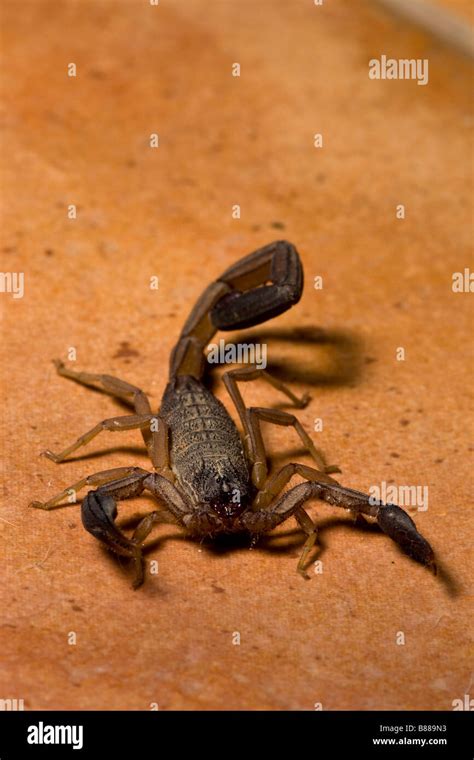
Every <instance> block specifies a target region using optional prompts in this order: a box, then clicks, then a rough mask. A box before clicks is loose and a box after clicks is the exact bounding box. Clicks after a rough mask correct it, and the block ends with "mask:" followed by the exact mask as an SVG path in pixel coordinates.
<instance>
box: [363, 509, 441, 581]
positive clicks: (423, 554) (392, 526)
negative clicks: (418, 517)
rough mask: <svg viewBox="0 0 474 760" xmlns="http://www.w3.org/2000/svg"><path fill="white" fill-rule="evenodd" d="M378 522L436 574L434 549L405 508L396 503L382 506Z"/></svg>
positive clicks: (397, 541) (409, 553)
mask: <svg viewBox="0 0 474 760" xmlns="http://www.w3.org/2000/svg"><path fill="white" fill-rule="evenodd" d="M377 522H378V524H379V526H380V527H381V528H382V530H383V532H384V533H386V534H387V536H390V538H391V539H393V541H395V542H396V543H397V544H398V545H399V546H400V547H401V548H402V549H403V551H404V552H405V553H406V554H408V555H409V556H410V557H412V558H413V559H415V560H416V561H417V562H420V563H421V564H422V565H426V566H427V567H429V568H430V569H432V570H433V572H434V573H435V575H436V564H435V559H434V552H433V549H432V548H431V546H430V545H429V543H428V541H427V540H426V539H425V538H423V536H422V535H421V533H419V532H418V530H417V528H416V525H415V523H414V522H413V520H412V519H411V517H410V516H409V515H408V514H407V513H406V512H405V511H404V510H403V509H400V507H397V506H396V505H395V504H386V505H384V506H381V507H380V509H379V512H378V514H377Z"/></svg>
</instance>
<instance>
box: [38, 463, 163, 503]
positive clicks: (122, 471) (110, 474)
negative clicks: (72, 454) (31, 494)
mask: <svg viewBox="0 0 474 760" xmlns="http://www.w3.org/2000/svg"><path fill="white" fill-rule="evenodd" d="M139 473H142V474H143V473H144V474H148V473H147V471H146V470H142V469H141V467H114V468H113V469H112V470H102V471H101V472H96V473H94V474H93V475H88V476H87V477H85V478H81V480H78V481H77V483H73V484H72V485H71V486H69V488H65V489H64V491H61V493H58V494H56V496H53V497H52V498H51V499H48V501H44V502H43V501H32V502H31V503H30V505H29V506H30V507H35V508H36V509H53V508H54V507H57V505H58V504H59V503H60V502H61V501H62V500H63V499H66V498H68V497H69V498H70V497H71V496H74V502H69V503H68V504H63V505H62V506H63V507H69V506H71V504H76V494H77V492H78V491H80V490H81V489H82V488H84V486H102V485H105V484H106V483H110V482H111V481H112V480H118V479H122V478H126V477H128V476H129V475H134V474H137V475H138V474H139Z"/></svg>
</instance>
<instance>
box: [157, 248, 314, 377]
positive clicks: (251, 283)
mask: <svg viewBox="0 0 474 760" xmlns="http://www.w3.org/2000/svg"><path fill="white" fill-rule="evenodd" d="M302 292H303V268H302V265H301V261H300V257H299V254H298V251H297V250H296V248H295V247H294V245H292V244H291V243H288V242H287V241H286V240H277V241H276V242H274V243H270V244H269V245H266V246H264V247H263V248H259V249H258V250H257V251H254V252H253V253H250V254H249V255H248V256H245V257H244V258H243V259H240V261H238V262H237V263H236V264H233V265H232V266H231V267H229V269H226V270H225V272H224V273H223V274H222V275H221V276H220V277H219V278H218V279H217V280H215V281H214V282H213V283H211V285H209V286H208V287H207V288H206V290H205V291H204V293H203V294H202V295H201V297H200V298H199V299H198V301H197V303H196V305H195V306H194V308H193V310H192V311H191V314H190V315H189V317H188V319H187V320H186V322H185V325H184V327H183V329H182V331H181V335H180V337H179V340H178V343H177V344H176V346H175V348H174V350H173V352H172V354H171V361H170V379H172V378H174V377H176V376H177V375H191V376H192V377H195V378H197V379H200V378H201V377H202V375H203V371H204V353H203V352H204V349H205V347H206V346H207V344H208V343H209V341H210V340H211V338H212V337H213V335H215V333H216V332H217V331H218V330H224V331H225V330H239V329H241V328H245V327H253V326H254V325H258V324H261V323H262V322H266V321H267V320H268V319H272V318H273V317H277V316H278V315H279V314H283V312H285V311H287V309H289V308H290V307H291V306H293V305H294V304H296V303H298V301H299V300H300V298H301V294H302Z"/></svg>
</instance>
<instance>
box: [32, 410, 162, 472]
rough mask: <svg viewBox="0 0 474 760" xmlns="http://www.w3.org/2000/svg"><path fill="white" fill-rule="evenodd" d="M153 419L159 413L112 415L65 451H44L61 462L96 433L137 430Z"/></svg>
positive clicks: (57, 461) (147, 424) (45, 454)
mask: <svg viewBox="0 0 474 760" xmlns="http://www.w3.org/2000/svg"><path fill="white" fill-rule="evenodd" d="M153 419H157V415H154V414H131V415H127V416H122V417H110V418H109V419H107V420H102V422H99V423H98V424H97V425H95V427H93V428H92V429H91V430H88V431H87V433H84V435H81V436H79V438H78V439H77V441H75V442H74V443H72V444H71V445H70V446H68V447H67V448H66V449H64V451H61V452H59V454H54V452H52V451H50V450H49V449H47V450H46V451H44V452H43V454H44V456H45V457H47V458H48V459H51V460H52V461H53V462H56V463H59V462H62V461H63V460H64V459H66V457H68V456H69V454H72V452H73V451H76V449H78V448H79V447H80V446H84V445H85V444H86V443H89V441H91V440H92V439H93V438H95V436H96V435H98V434H99V433H101V432H102V430H108V431H110V432H116V431H120V430H136V429H137V428H146V427H148V428H149V427H150V422H151V421H152V420H153Z"/></svg>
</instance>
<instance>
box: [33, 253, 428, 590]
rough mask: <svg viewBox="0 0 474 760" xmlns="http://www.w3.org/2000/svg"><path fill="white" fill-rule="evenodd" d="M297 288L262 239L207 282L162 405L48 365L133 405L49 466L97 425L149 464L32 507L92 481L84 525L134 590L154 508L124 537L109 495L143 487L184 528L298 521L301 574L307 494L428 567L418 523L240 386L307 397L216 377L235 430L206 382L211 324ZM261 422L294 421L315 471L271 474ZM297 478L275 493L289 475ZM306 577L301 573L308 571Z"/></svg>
mask: <svg viewBox="0 0 474 760" xmlns="http://www.w3.org/2000/svg"><path fill="white" fill-rule="evenodd" d="M302 291H303V269H302V265H301V261H300V257H299V255H298V252H297V251H296V249H295V247H294V246H293V245H291V243H288V242H286V241H283V240H281V241H277V242H274V243H271V244H269V245H267V246H265V247H263V248H260V249H259V250H257V251H255V252H254V253H251V254H249V255H248V256H245V257H244V258H242V259H241V260H240V261H238V262H237V263H236V264H234V265H233V266H231V267H229V269H226V271H225V272H224V273H223V274H222V275H221V276H220V277H219V278H218V279H217V280H215V281H214V282H213V283H212V284H211V285H209V287H207V288H206V290H205V291H204V292H203V294H202V295H201V297H200V298H199V299H198V301H197V303H196V305H195V307H194V309H193V310H192V311H191V314H190V315H189V317H188V319H187V321H186V323H185V325H184V327H183V329H182V331H181V335H180V336H179V339H178V342H177V344H176V346H175V348H174V349H173V351H172V354H171V360H170V371H169V381H168V384H167V386H166V388H165V391H164V394H163V398H162V402H161V406H160V409H159V412H158V413H156V414H153V412H152V408H151V405H150V401H149V400H148V397H147V396H146V394H145V393H144V392H143V391H142V390H140V389H139V388H137V387H135V386H134V385H131V384H129V383H127V382H124V381H123V380H119V379H118V378H116V377H112V376H110V375H99V374H91V373H88V372H76V371H74V370H71V369H69V368H67V367H65V366H64V364H63V363H62V362H61V361H55V362H54V363H55V365H56V369H57V372H58V374H60V375H62V376H63V377H69V378H71V379H73V380H75V381H76V382H78V383H81V384H83V385H86V386H92V387H94V388H96V389H99V390H102V391H104V392H106V393H108V394H110V395H112V396H115V397H117V398H119V399H122V400H125V401H128V402H129V403H131V404H133V407H134V411H135V414H133V415H128V416H120V417H112V418H110V419H106V420H104V421H103V422H99V424H98V425H96V426H95V427H94V428H92V430H90V431H89V432H87V433H85V434H84V435H82V436H81V437H80V438H78V439H77V441H76V442H75V443H73V444H72V445H71V446H68V448H66V449H64V451H62V452H60V453H59V454H54V453H53V452H51V451H45V452H44V455H45V456H47V457H48V458H49V459H52V460H53V462H62V461H64V460H65V459H66V458H67V457H68V456H69V455H70V454H71V453H72V452H73V451H75V450H76V449H78V448H79V447H80V446H83V445H84V444H87V443H89V441H91V440H92V438H94V437H95V436H96V435H97V434H98V433H100V432H101V431H102V430H108V431H116V430H131V429H140V430H141V433H142V435H143V439H144V442H145V445H146V447H147V449H148V453H149V456H150V459H151V462H152V465H153V470H154V471H153V472H148V471H146V470H143V469H142V468H140V467H118V468H115V469H111V470H105V471H102V472H97V473H95V474H94V475H89V476H88V477H86V478H83V479H82V480H80V481H79V482H77V483H75V484H74V485H72V486H71V487H70V488H67V489H65V490H64V491H62V492H61V493H60V494H58V495H57V496H55V497H53V498H52V499H50V500H49V501H46V502H44V503H42V502H33V503H32V506H34V507H38V508H41V509H50V508H52V507H56V506H57V505H59V504H60V502H61V501H62V500H63V499H65V498H66V497H67V496H68V495H70V494H71V493H72V494H74V497H75V494H76V492H77V491H78V490H79V489H81V488H83V487H84V486H96V487H97V489H96V490H93V491H89V493H88V494H87V496H86V497H85V499H84V500H83V502H82V523H83V525H84V527H85V529H86V530H88V531H89V532H90V533H92V535H93V536H95V537H96V538H98V539H99V540H100V541H102V542H103V543H104V544H105V545H106V546H107V547H109V548H110V549H112V550H113V551H114V552H116V553H117V554H119V555H122V556H125V557H130V558H132V559H133V560H134V563H135V568H136V574H135V579H134V582H133V586H134V587H135V588H136V587H138V586H140V584H141V583H143V580H144V571H143V564H144V563H143V554H142V547H143V544H144V541H145V539H146V538H147V536H148V535H149V533H150V531H151V529H152V527H153V525H154V524H155V523H158V522H160V520H162V519H163V513H162V511H161V510H156V511H153V512H151V513H150V514H148V515H147V516H146V517H144V518H143V519H142V520H141V521H140V522H139V524H138V526H137V527H136V529H135V531H134V533H133V535H132V537H131V538H128V537H127V536H126V535H125V534H124V533H123V532H122V531H121V530H120V529H119V528H118V527H117V525H116V523H115V519H116V517H117V506H116V502H117V501H118V500H121V499H128V498H131V497H134V496H139V495H140V494H141V493H142V492H143V491H145V490H146V491H149V492H151V493H152V494H153V496H155V497H156V498H157V499H158V501H159V502H162V503H163V504H164V506H165V508H166V510H167V511H168V513H171V515H172V516H173V519H174V520H175V521H176V522H177V523H178V524H179V525H180V526H182V527H183V528H185V529H186V531H188V532H189V534H191V535H194V536H200V537H203V536H210V537H214V536H216V535H217V534H220V533H248V534H250V536H251V540H252V541H255V540H257V538H258V536H259V535H261V534H263V533H267V532H268V531H271V530H273V529H274V528H276V527H277V526H278V525H280V523H282V522H284V521H285V520H287V519H288V518H289V517H292V516H293V517H295V518H296V520H297V522H298V524H299V526H300V527H301V529H302V530H303V531H304V533H305V534H306V536H307V539H306V542H305V544H304V548H303V552H302V555H301V558H300V561H299V563H298V570H299V571H300V572H301V573H302V574H303V575H306V573H305V563H306V561H307V557H308V553H309V552H310V551H311V549H312V547H313V546H314V544H315V541H316V536H317V527H316V526H315V524H314V523H313V521H312V519H311V518H310V517H309V515H308V513H307V512H306V511H305V509H304V504H305V502H307V501H309V500H310V499H315V498H317V499H322V500H324V501H326V502H327V503H328V504H332V505H333V506H336V507H342V508H343V509H347V510H350V511H351V512H352V513H353V514H354V515H355V516H356V517H358V518H360V519H363V518H361V516H362V515H368V516H369V517H372V518H375V520H376V521H377V523H378V525H379V526H380V528H381V529H382V531H383V532H384V533H386V534H387V535H388V536H390V538H392V539H393V540H394V541H396V542H397V544H399V546H400V547H401V548H402V549H403V550H404V551H405V552H406V553H407V554H408V555H410V556H411V557H412V558H414V559H415V560H417V561H418V562H421V563H422V564H424V565H426V566H428V567H430V568H432V569H433V570H434V571H435V572H436V565H435V561H434V554H433V550H432V548H431V546H430V545H429V543H428V542H427V541H426V540H425V539H424V538H423V536H422V535H421V534H420V533H419V532H418V530H417V529H416V526H415V523H414V522H413V520H412V519H411V518H410V517H409V515H408V514H407V513H406V512H404V511H403V510H402V509H401V508H400V507H398V506H396V505H395V504H383V503H380V502H377V501H374V499H373V498H371V497H369V496H368V495H366V494H364V493H361V492H360V491H355V490H353V489H351V488H345V487H343V486H342V485H341V484H340V483H339V482H338V481H337V480H335V479H334V478H332V477H331V475H330V473H334V472H339V469H338V468H337V467H335V466H332V467H331V466H327V465H326V463H325V460H324V457H323V455H322V454H321V452H320V451H319V450H318V449H316V447H315V446H314V444H313V442H312V440H311V438H310V437H309V435H308V434H307V433H306V432H305V430H304V428H303V427H302V425H301V424H300V422H299V421H298V419H297V418H296V417H295V416H294V415H293V414H288V413H287V412H283V411H280V410H274V409H267V408H263V407H251V408H247V407H246V406H245V404H244V401H243V398H242V395H241V393H240V391H239V387H238V384H239V383H240V382H247V381H250V380H254V379H256V378H261V379H262V380H265V381H266V382H267V383H269V384H270V385H272V386H273V387H274V388H276V389H277V390H279V391H281V392H282V393H283V394H285V395H286V396H287V397H288V398H289V399H290V401H291V402H292V403H293V404H294V405H295V406H296V407H298V408H303V407H304V406H306V404H307V402H308V400H309V397H308V396H306V395H305V396H303V397H302V398H298V397H297V396H295V395H294V393H293V392H292V391H291V390H290V389H289V388H288V387H287V386H286V385H284V384H283V383H281V382H280V381H279V380H277V379H276V378H274V377H272V375H271V374H269V373H268V372H266V371H265V370H264V369H259V368H257V367H256V366H247V367H243V368H238V369H237V368H236V369H231V370H230V371H228V372H226V373H225V374H224V375H223V381H224V384H225V386H226V388H227V390H228V392H229V394H230V397H231V399H232V401H233V402H234V404H235V406H236V409H237V412H238V414H239V417H240V420H241V424H242V428H243V432H244V435H243V438H241V436H240V434H239V431H238V429H237V427H236V425H235V423H234V422H233V420H232V418H231V417H230V415H229V413H228V412H227V410H226V408H225V407H224V405H223V404H222V403H221V402H220V401H219V400H218V399H217V398H216V397H215V396H214V395H213V394H212V393H211V391H210V390H209V389H208V388H206V386H205V385H204V383H203V377H204V369H205V355H204V351H205V348H206V346H207V344H208V342H209V341H210V339H211V338H212V337H213V335H214V334H215V333H216V332H217V331H218V330H235V329H240V328H246V327H252V326H254V325H258V324H260V323H262V322H264V321H266V320H268V319H272V318H273V317H276V316H278V315H279V314H282V313H283V312H284V311H286V310H287V309H289V308H290V307H291V306H293V305H294V304H296V303H297V302H298V301H299V299H300V297H301V294H302ZM261 422H271V423H274V424H276V425H283V426H288V427H293V428H294V429H295V431H296V433H297V434H298V436H299V437H300V439H301V441H302V442H303V445H304V447H305V449H306V450H307V451H308V452H309V454H311V456H312V458H313V459H314V461H315V464H316V467H309V466H307V465H303V464H298V463H290V464H287V465H285V466H284V467H283V468H282V469H280V470H279V471H278V472H276V473H275V474H274V475H272V476H268V473H267V458H266V453H265V446H264V443H263V438H262V432H261V428H260V425H261ZM295 474H297V475H299V476H301V477H302V478H303V479H304V481H305V482H302V483H299V484H298V485H295V486H293V487H292V488H290V489H289V490H287V491H286V492H284V493H283V495H280V496H279V494H280V493H281V492H282V491H283V489H284V488H285V486H286V485H287V484H288V483H289V481H290V480H291V478H292V477H293V475H295ZM306 577H307V576H306Z"/></svg>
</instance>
